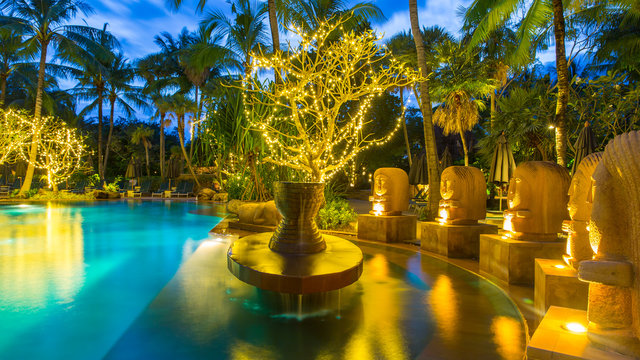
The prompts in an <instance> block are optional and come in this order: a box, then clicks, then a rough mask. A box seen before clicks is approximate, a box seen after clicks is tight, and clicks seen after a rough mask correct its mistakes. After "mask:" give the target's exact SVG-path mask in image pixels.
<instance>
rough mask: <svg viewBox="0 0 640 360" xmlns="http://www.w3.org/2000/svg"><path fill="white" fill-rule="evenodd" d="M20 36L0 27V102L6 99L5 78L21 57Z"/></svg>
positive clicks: (22, 45)
mask: <svg viewBox="0 0 640 360" xmlns="http://www.w3.org/2000/svg"><path fill="white" fill-rule="evenodd" d="M23 48H24V44H23V42H22V36H21V35H20V34H18V33H16V32H15V31H11V29H0V92H1V94H0V104H1V106H5V101H6V99H7V79H8V78H9V76H10V75H11V74H12V73H13V72H14V71H15V69H16V67H17V66H18V65H19V61H20V60H22V59H23Z"/></svg>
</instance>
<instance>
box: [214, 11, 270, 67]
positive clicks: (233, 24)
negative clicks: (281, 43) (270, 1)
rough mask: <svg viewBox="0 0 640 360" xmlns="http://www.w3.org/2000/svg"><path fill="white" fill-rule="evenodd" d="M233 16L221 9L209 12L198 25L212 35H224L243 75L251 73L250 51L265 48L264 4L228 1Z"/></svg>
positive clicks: (254, 51)
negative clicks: (202, 26) (229, 16)
mask: <svg viewBox="0 0 640 360" xmlns="http://www.w3.org/2000/svg"><path fill="white" fill-rule="evenodd" d="M227 3H228V4H230V5H231V14H232V18H228V17H227V16H226V15H225V14H224V12H222V11H220V10H213V11H211V12H209V13H208V14H207V15H206V16H205V18H204V20H202V22H201V24H202V25H204V26H205V27H206V29H207V30H209V31H211V32H212V33H214V34H220V35H222V36H224V37H226V39H227V42H226V46H227V48H229V49H230V50H231V51H233V53H234V54H235V57H236V61H237V62H238V64H240V67H241V69H242V70H243V71H244V73H245V74H246V75H248V74H249V73H251V57H252V53H256V52H258V51H259V49H260V48H267V46H266V44H267V43H268V38H267V35H266V26H265V23H264V18H265V15H266V13H267V7H266V6H265V4H264V3H261V2H258V1H256V0H227Z"/></svg>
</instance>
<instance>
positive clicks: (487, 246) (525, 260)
mask: <svg viewBox="0 0 640 360" xmlns="http://www.w3.org/2000/svg"><path fill="white" fill-rule="evenodd" d="M565 247H566V242H565V241H555V242H549V241H545V242H539V241H521V240H513V239H511V238H509V237H507V236H500V235H487V234H482V235H480V272H484V273H487V274H489V275H492V276H495V277H496V278H498V279H500V280H502V281H505V282H507V283H509V284H521V285H533V281H534V273H535V271H534V270H535V259H536V258H541V259H561V258H562V254H564V251H565Z"/></svg>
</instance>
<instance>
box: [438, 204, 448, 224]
mask: <svg viewBox="0 0 640 360" xmlns="http://www.w3.org/2000/svg"><path fill="white" fill-rule="evenodd" d="M448 218H449V212H448V211H447V209H445V208H443V207H441V208H440V210H438V222H439V223H441V224H444V223H446V222H447V219H448Z"/></svg>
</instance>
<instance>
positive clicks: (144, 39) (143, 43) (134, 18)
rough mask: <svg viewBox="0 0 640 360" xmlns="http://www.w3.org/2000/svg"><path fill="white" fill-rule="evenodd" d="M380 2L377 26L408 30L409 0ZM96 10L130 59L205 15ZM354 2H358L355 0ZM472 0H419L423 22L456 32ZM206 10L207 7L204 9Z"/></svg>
mask: <svg viewBox="0 0 640 360" xmlns="http://www.w3.org/2000/svg"><path fill="white" fill-rule="evenodd" d="M370 1H372V2H373V3H375V4H376V5H378V6H379V7H380V8H381V9H382V11H383V12H384V14H385V16H386V21H383V22H381V23H378V24H374V28H375V29H376V30H377V31H378V32H381V33H384V34H385V37H387V38H388V37H391V36H392V35H393V34H395V33H397V32H399V31H402V30H408V29H409V27H410V25H409V1H408V0H370ZM88 2H89V3H90V4H91V5H92V6H93V8H94V10H95V12H94V14H92V15H91V16H89V17H87V18H86V19H85V21H86V22H87V23H88V24H89V25H91V26H94V27H99V28H101V27H102V25H103V24H104V23H105V22H106V23H109V27H108V29H109V30H110V31H111V32H112V33H113V34H115V35H116V36H117V37H118V39H120V41H121V43H122V45H123V49H124V51H125V53H126V55H127V57H128V58H130V59H135V58H139V57H142V56H144V55H146V54H148V53H151V52H155V51H157V47H156V46H155V44H154V43H153V37H154V36H155V35H157V34H159V33H161V32H163V31H168V32H169V33H171V34H174V35H175V34H177V33H178V32H179V31H180V30H181V29H182V28H183V27H187V28H188V29H190V30H194V29H195V28H196V26H197V24H198V22H199V21H200V18H201V17H202V15H200V14H196V13H195V12H194V9H195V4H196V1H192V0H185V1H184V3H183V6H182V7H181V9H180V11H178V12H172V11H170V9H169V8H168V7H167V6H166V2H165V0H88ZM352 3H355V1H354V2H352ZM470 3H471V0H427V1H424V0H419V1H418V7H419V11H420V25H424V26H431V25H439V26H442V27H445V28H446V29H447V30H449V31H450V32H451V33H453V34H457V32H458V30H459V28H460V19H459V18H458V17H457V16H456V9H457V8H458V7H459V6H461V5H462V6H467V5H469V4H470ZM207 6H208V8H219V9H221V10H223V11H227V12H229V9H230V6H229V4H227V2H226V1H225V0H209V2H208V5H207ZM205 11H206V10H205Z"/></svg>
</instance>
